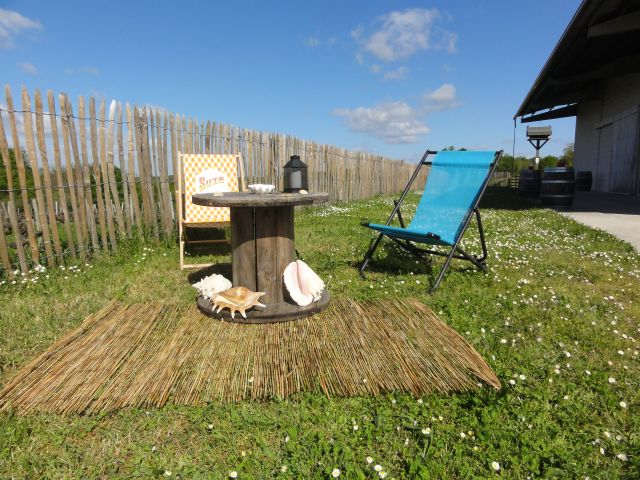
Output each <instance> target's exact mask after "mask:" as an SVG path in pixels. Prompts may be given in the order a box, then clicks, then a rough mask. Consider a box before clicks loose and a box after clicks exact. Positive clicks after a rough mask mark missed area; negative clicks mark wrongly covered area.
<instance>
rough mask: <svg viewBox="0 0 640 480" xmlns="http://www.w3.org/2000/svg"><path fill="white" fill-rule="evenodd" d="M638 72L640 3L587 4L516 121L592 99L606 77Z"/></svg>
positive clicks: (601, 0) (608, 0) (589, 0)
mask: <svg viewBox="0 0 640 480" xmlns="http://www.w3.org/2000/svg"><path fill="white" fill-rule="evenodd" d="M635 72H640V0H584V1H583V2H582V3H581V4H580V7H579V8H578V10H577V11H576V13H575V15H574V16H573V18H572V19H571V22H570V23H569V25H568V26H567V28H566V30H565V31H564V33H563V34H562V36H561V37H560V40H559V41H558V43H557V45H556V46H555V48H554V49H553V52H551V55H550V56H549V58H548V59H547V62H546V63H545V64H544V66H543V67H542V70H541V71H540V73H539V74H538V77H537V78H536V80H535V82H534V83H533V85H532V87H531V89H530V90H529V93H528V94H527V96H526V97H525V99H524V101H523V102H522V105H520V108H519V109H518V111H517V113H516V114H515V115H514V118H515V117H522V116H524V115H531V114H534V113H536V112H541V111H545V110H547V109H551V108H554V107H558V106H561V105H569V104H574V103H579V102H580V101H584V100H588V99H590V98H594V96H595V95H596V92H597V87H598V85H599V84H600V82H602V81H603V80H604V79H606V78H610V77H615V76H620V75H625V74H628V73H635ZM571 111H573V112H574V113H575V109H573V110H571V109H569V110H567V112H571ZM566 116H569V115H566ZM525 120H526V119H523V121H525Z"/></svg>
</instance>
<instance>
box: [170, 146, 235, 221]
mask: <svg viewBox="0 0 640 480" xmlns="http://www.w3.org/2000/svg"><path fill="white" fill-rule="evenodd" d="M240 162H241V159H240V156H239V155H236V154H234V155H213V154H182V169H183V178H184V222H185V223H218V222H220V223H223V222H229V221H230V213H229V208H227V207H203V206H201V205H194V203H193V202H192V201H191V197H192V196H193V195H195V194H196V193H214V192H237V191H239V190H238V165H239V163H240Z"/></svg>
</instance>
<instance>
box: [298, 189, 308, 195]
mask: <svg viewBox="0 0 640 480" xmlns="http://www.w3.org/2000/svg"><path fill="white" fill-rule="evenodd" d="M298 193H301V194H302V195H308V194H309V192H308V191H307V190H300V191H299V192H298Z"/></svg>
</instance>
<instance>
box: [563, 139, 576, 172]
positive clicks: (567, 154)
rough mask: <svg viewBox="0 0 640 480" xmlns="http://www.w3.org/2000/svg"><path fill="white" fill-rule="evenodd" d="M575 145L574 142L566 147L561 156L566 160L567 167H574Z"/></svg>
mask: <svg viewBox="0 0 640 480" xmlns="http://www.w3.org/2000/svg"><path fill="white" fill-rule="evenodd" d="M573 147H574V145H573V143H570V144H569V145H567V146H566V147H564V150H562V157H560V158H561V159H562V160H564V161H565V163H566V164H567V167H573V150H574V148H573Z"/></svg>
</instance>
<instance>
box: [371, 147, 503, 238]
mask: <svg viewBox="0 0 640 480" xmlns="http://www.w3.org/2000/svg"><path fill="white" fill-rule="evenodd" d="M495 157H496V152H495V151H442V152H438V153H437V154H436V156H435V158H434V159H433V162H432V164H431V170H430V171H429V176H428V178H427V184H426V186H425V189H424V192H423V194H422V198H421V199H420V202H419V203H418V207H417V209H416V213H415V215H414V217H413V219H412V220H411V223H410V224H409V225H407V227H406V228H400V227H392V226H389V225H381V224H377V223H370V224H368V225H367V226H368V227H369V228H372V229H374V230H377V231H379V232H381V233H383V234H385V235H388V236H390V237H395V238H400V239H403V240H409V241H413V242H418V243H426V244H431V245H453V244H455V243H456V241H457V240H458V239H459V237H460V236H461V235H462V234H463V233H464V232H463V230H464V226H465V223H466V220H467V218H468V217H469V215H471V214H472V210H473V208H474V205H475V204H476V201H477V200H478V196H479V195H480V194H481V192H482V189H483V187H484V185H485V183H486V182H487V181H488V178H487V177H488V175H489V174H490V172H491V165H492V162H493V161H494V160H495Z"/></svg>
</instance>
